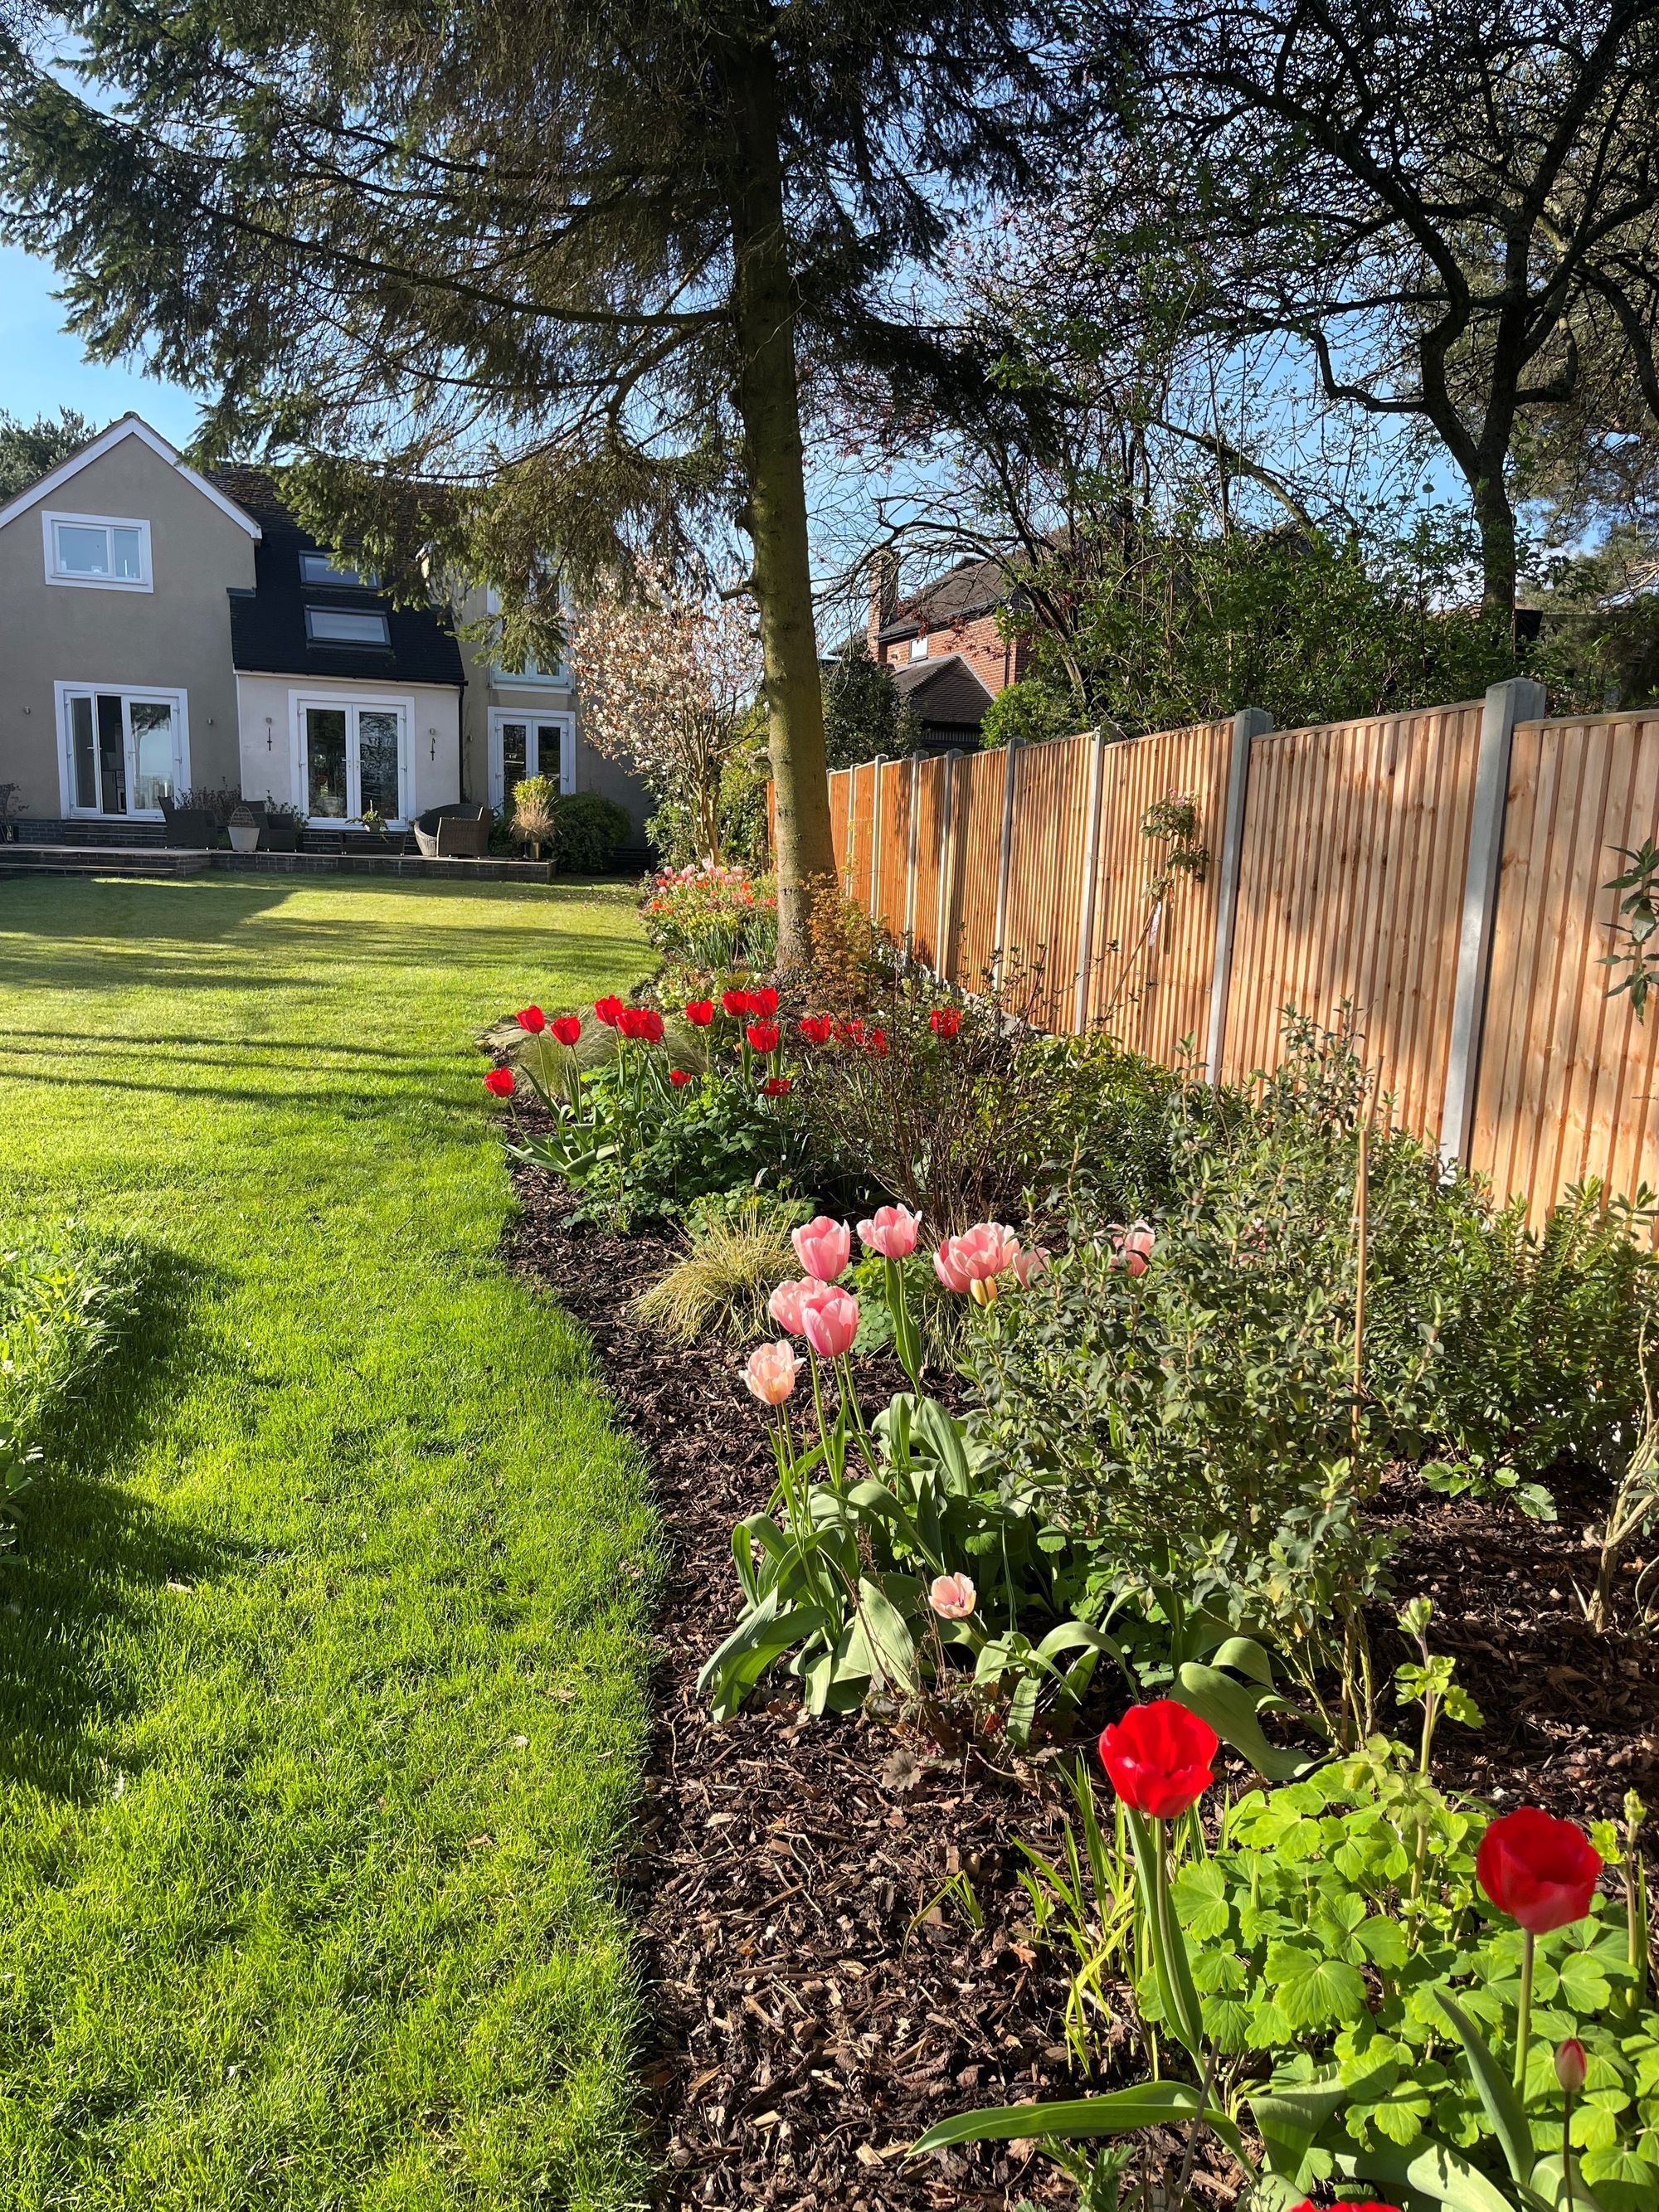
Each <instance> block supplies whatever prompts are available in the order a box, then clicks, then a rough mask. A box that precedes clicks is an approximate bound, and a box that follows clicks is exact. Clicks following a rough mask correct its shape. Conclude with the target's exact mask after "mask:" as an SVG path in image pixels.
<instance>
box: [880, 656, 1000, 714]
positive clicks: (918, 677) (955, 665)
mask: <svg viewBox="0 0 1659 2212" xmlns="http://www.w3.org/2000/svg"><path fill="white" fill-rule="evenodd" d="M893 684H894V686H895V688H896V690H897V692H898V695H899V696H900V698H901V699H908V701H909V702H910V703H911V705H912V706H914V707H915V710H916V712H917V714H920V715H921V726H922V728H923V730H924V731H927V730H930V729H935V728H942V729H949V730H976V729H978V727H979V726H980V722H981V720H982V718H983V716H984V714H985V709H986V708H987V707H988V706H989V705H990V703H991V699H992V693H991V692H990V690H988V689H987V686H986V685H985V684H982V683H981V681H980V679H979V678H978V677H977V676H975V673H974V671H973V670H972V669H971V668H970V667H969V665H968V663H967V662H966V661H965V660H964V659H963V657H962V655H961V654H960V653H947V654H946V655H945V658H944V659H942V660H912V661H908V662H907V663H906V664H905V665H904V666H903V667H902V668H896V669H894V671H893Z"/></svg>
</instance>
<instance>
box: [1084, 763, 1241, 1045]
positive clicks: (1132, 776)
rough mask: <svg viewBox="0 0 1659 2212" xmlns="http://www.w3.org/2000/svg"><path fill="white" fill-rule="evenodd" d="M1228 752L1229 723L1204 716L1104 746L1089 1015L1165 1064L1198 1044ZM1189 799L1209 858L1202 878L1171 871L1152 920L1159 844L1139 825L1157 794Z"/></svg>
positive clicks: (1210, 960)
mask: <svg viewBox="0 0 1659 2212" xmlns="http://www.w3.org/2000/svg"><path fill="white" fill-rule="evenodd" d="M1231 750H1232V724H1231V722H1230V721H1228V722H1205V723H1201V724H1200V725H1198V726H1195V727H1194V728H1192V729H1187V730H1161V731H1159V732H1157V733H1156V734H1155V735H1153V736H1151V737H1146V738H1133V739H1131V740H1130V741H1129V742H1128V743H1127V744H1109V745H1108V746H1107V747H1106V749H1105V752H1104V755H1103V759H1102V763H1101V768H1102V782H1101V795H1100V796H1101V805H1100V844H1099V850H1098V853H1097V858H1096V865H1095V919H1094V928H1093V931H1092V933H1091V936H1092V957H1091V961H1090V963H1089V968H1090V972H1089V987H1088V1018H1089V1022H1090V1024H1091V1026H1093V1025H1095V1024H1098V1025H1099V1026H1100V1027H1102V1028H1103V1029H1106V1030H1109V1031H1110V1033H1111V1034H1112V1036H1115V1037H1116V1038H1117V1039H1118V1040H1119V1041H1120V1042H1121V1043H1123V1044H1125V1045H1127V1046H1128V1047H1129V1048H1130V1049H1131V1050H1132V1051H1135V1052H1144V1053H1146V1054H1148V1055H1149V1056H1150V1057H1151V1058H1152V1059H1155V1060H1162V1061H1164V1063H1165V1064H1166V1065H1167V1066H1174V1065H1175V1064H1176V1061H1177V1060H1180V1059H1181V1057H1182V1046H1183V1043H1184V1042H1185V1041H1186V1040H1187V1039H1188V1038H1190V1039H1192V1040H1193V1042H1194V1048H1195V1049H1196V1051H1197V1052H1198V1053H1199V1054H1202V1053H1203V1050H1204V1044H1205V1033H1206V1027H1207V1024H1208V1019H1209V1007H1210V987H1211V984H1212V980H1213V977H1214V970H1215V926H1216V905H1217V899H1218V887H1219V875H1220V861H1221V831H1222V823H1223V821H1224V819H1225V814H1226V806H1227V777H1228V769H1229V763H1230V759H1231ZM1187 796H1190V797H1191V799H1193V801H1194V807H1195V809H1196V811H1197V817H1198V835H1199V841H1200V843H1201V844H1203V845H1205V846H1206V848H1208V850H1209V854H1210V864H1209V866H1208V867H1207V868H1206V871H1205V876H1204V881H1203V882H1202V883H1198V882H1196V881H1194V879H1193V878H1190V877H1182V878H1180V879H1179V880H1178V881H1177V882H1176V884H1174V885H1173V887H1172V890H1171V893H1170V897H1169V898H1168V899H1167V900H1166V901H1165V902H1164V907H1163V909H1162V911H1161V912H1159V913H1158V914H1157V915H1154V914H1153V912H1152V907H1151V904H1150V903H1149V902H1148V900H1147V897H1146V885H1147V883H1148V880H1149V879H1150V878H1151V877H1152V874H1153V872H1154V871H1155V869H1156V867H1157V866H1158V861H1159V860H1160V858H1161V857H1162V854H1163V853H1164V847H1163V846H1162V845H1161V844H1155V843H1153V842H1151V841H1149V840H1148V839H1147V838H1146V836H1143V834H1142V831H1141V827H1140V825H1141V823H1142V822H1143V821H1144V820H1145V819H1146V810H1147V808H1148V807H1149V806H1151V805H1153V804H1154V803H1155V802H1156V801H1157V800H1158V799H1168V798H1171V797H1176V798H1179V797H1187Z"/></svg>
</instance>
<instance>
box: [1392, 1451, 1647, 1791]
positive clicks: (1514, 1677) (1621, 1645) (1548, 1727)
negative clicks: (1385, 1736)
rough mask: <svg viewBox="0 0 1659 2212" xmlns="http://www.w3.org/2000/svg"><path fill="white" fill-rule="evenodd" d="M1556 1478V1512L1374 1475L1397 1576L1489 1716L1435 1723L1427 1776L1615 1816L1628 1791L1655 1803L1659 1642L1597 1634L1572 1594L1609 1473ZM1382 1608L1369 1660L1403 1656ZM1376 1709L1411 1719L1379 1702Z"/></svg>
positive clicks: (1589, 1571) (1588, 1559)
mask: <svg viewBox="0 0 1659 2212" xmlns="http://www.w3.org/2000/svg"><path fill="white" fill-rule="evenodd" d="M1553 1492H1554V1496H1555V1501H1556V1507H1557V1511H1558V1514H1559V1518H1558V1519H1556V1520H1555V1521H1529V1520H1528V1519H1527V1518H1526V1516H1524V1515H1523V1514H1521V1513H1518V1512H1515V1511H1502V1510H1496V1509H1494V1508H1493V1507H1492V1506H1490V1505H1481V1504H1474V1503H1472V1502H1470V1501H1469V1500H1468V1499H1462V1498H1458V1499H1450V1498H1439V1497H1437V1496H1435V1495H1434V1494H1433V1493H1432V1492H1426V1491H1425V1490H1424V1488H1423V1487H1422V1486H1421V1485H1420V1484H1419V1483H1417V1482H1415V1481H1413V1480H1411V1479H1410V1478H1409V1477H1408V1476H1406V1475H1400V1476H1396V1477H1395V1478H1393V1479H1391V1480H1390V1481H1389V1483H1388V1484H1387V1485H1386V1486H1385V1488H1384V1492H1383V1497H1382V1498H1381V1499H1380V1501H1379V1511H1380V1515H1381V1516H1382V1517H1383V1518H1384V1519H1386V1520H1387V1521H1388V1522H1389V1523H1390V1524H1391V1525H1392V1527H1393V1528H1394V1530H1395V1534H1396V1536H1397V1538H1398V1541H1399V1548H1398V1550H1397V1551H1396V1552H1395V1557H1394V1559H1393V1562H1392V1565H1391V1569H1390V1572H1391V1575H1392V1578H1393V1581H1394V1583H1395V1589H1396V1590H1397V1592H1398V1594H1399V1595H1400V1597H1401V1598H1402V1599H1403V1598H1406V1597H1409V1596H1412V1595H1415V1594H1416V1593H1417V1592H1419V1591H1422V1592H1425V1593H1426V1594H1427V1595H1428V1596H1430V1597H1431V1599H1432V1600H1433V1601H1434V1608H1435V1610H1434V1620H1433V1622H1432V1625H1431V1629H1430V1641H1431V1644H1432V1645H1433V1648H1434V1649H1435V1650H1437V1651H1449V1652H1451V1653H1453V1654H1454V1655H1455V1657H1456V1660H1457V1674H1458V1680H1460V1681H1461V1682H1462V1683H1463V1684H1464V1686H1466V1687H1467V1688H1468V1690H1469V1691H1470V1692H1472V1693H1473V1695H1474V1699H1475V1702H1476V1703H1477V1704H1478V1705H1480V1710H1481V1712H1482V1714H1483V1715H1484V1716H1485V1722H1486V1725H1485V1726H1484V1727H1483V1728H1481V1729H1480V1730H1479V1731H1478V1732H1475V1731H1471V1730H1469V1729H1461V1728H1458V1727H1457V1726H1455V1724H1454V1723H1447V1724H1445V1725H1444V1726H1443V1728H1442V1729H1441V1730H1440V1732H1439V1733H1438V1735H1437V1736H1436V1738H1435V1778H1436V1780H1437V1781H1438V1782H1439V1783H1440V1784H1441V1785H1442V1786H1443V1788H1447V1789H1465V1790H1472V1791H1473V1792H1474V1794H1475V1795H1476V1796H1480V1797H1481V1798H1483V1799H1486V1801H1488V1802H1491V1803H1492V1804H1494V1805H1496V1806H1497V1807H1498V1808H1499V1809H1500V1810H1501V1809H1504V1808H1508V1807H1511V1806H1514V1805H1517V1804H1533V1805H1542V1806H1543V1807H1544V1808H1546V1810H1547V1811H1549V1812H1551V1813H1554V1814H1559V1815H1560V1816H1561V1817H1562V1818H1564V1819H1572V1820H1597V1819H1608V1820H1610V1819H1613V1817H1614V1816H1615V1815H1617V1814H1618V1813H1619V1812H1620V1807H1621V1806H1622V1804H1623V1802H1624V1796H1625V1792H1626V1790H1637V1791H1638V1792H1639V1793H1640V1795H1641V1796H1642V1797H1643V1799H1644V1801H1645V1802H1646V1803H1647V1804H1648V1805H1649V1806H1650V1807H1652V1808H1659V1650H1656V1648H1655V1645H1654V1642H1653V1639H1652V1638H1640V1637H1632V1636H1623V1635H1609V1636H1599V1635H1597V1634H1596V1633H1595V1632H1594V1631H1593V1630H1592V1629H1591V1628H1590V1626H1589V1623H1588V1622H1587V1621H1586V1620H1585V1619H1584V1612H1583V1605H1582V1604H1581V1603H1580V1601H1579V1595H1578V1594H1579V1592H1580V1591H1581V1590H1582V1591H1583V1593H1584V1594H1585V1595H1589V1590H1590V1589H1591V1588H1592V1586H1593V1585H1594V1583H1595V1569H1596V1562H1597V1557H1598V1554H1597V1553H1596V1551H1595V1548H1594V1544H1593V1541H1587V1540H1588V1538H1589V1530H1590V1529H1591V1528H1593V1527H1594V1526H1595V1523H1596V1522H1598V1521H1599V1518H1600V1516H1601V1514H1602V1512H1603V1511H1604V1510H1605V1509H1606V1504H1607V1498H1606V1489H1605V1486H1604V1485H1602V1484H1600V1483H1597V1482H1596V1481H1595V1480H1592V1479H1591V1478H1589V1477H1588V1476H1586V1475H1584V1474H1572V1473H1569V1474H1565V1475H1563V1476H1561V1477H1560V1478H1559V1479H1558V1480H1556V1481H1555V1482H1554V1483H1553ZM1630 1579H1631V1577H1628V1576H1627V1577H1626V1584H1628V1582H1629V1580H1630ZM1625 1613H1626V1618H1628V1617H1629V1608H1628V1607H1626V1608H1625ZM1390 1620H1391V1615H1389V1614H1384V1615H1383V1616H1381V1626H1380V1632H1378V1629H1377V1627H1376V1626H1374V1630H1373V1640H1374V1642H1375V1643H1376V1646H1377V1656H1378V1664H1379V1672H1380V1673H1381V1674H1386V1673H1387V1672H1388V1671H1389V1669H1390V1668H1392V1666H1393V1665H1394V1664H1395V1662H1396V1661H1397V1660H1399V1659H1401V1658H1403V1657H1404V1656H1406V1653H1405V1650H1404V1647H1403V1645H1402V1644H1401V1642H1400V1640H1399V1638H1398V1637H1397V1635H1395V1634H1394V1633H1393V1632H1392V1631H1391V1628H1390V1627H1389V1625H1388V1624H1389V1621H1390ZM1379 1720H1380V1722H1381V1723H1382V1725H1383V1726H1384V1727H1387V1728H1389V1729H1398V1730H1399V1731H1400V1732H1401V1733H1412V1732H1413V1731H1411V1730H1409V1729H1406V1728H1404V1727H1402V1725H1401V1722H1400V1721H1399V1720H1397V1719H1396V1718H1395V1717H1394V1716H1393V1714H1392V1712H1390V1711H1384V1712H1383V1713H1382V1714H1380V1715H1379Z"/></svg>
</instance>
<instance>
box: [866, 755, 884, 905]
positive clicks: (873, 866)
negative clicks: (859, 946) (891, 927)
mask: <svg viewBox="0 0 1659 2212" xmlns="http://www.w3.org/2000/svg"><path fill="white" fill-rule="evenodd" d="M881 770H882V756H881V754H880V753H878V754H877V755H876V757H875V758H874V760H872V762H871V763H870V773H871V775H872V777H873V778H874V779H875V781H873V783H872V785H871V787H870V896H869V897H868V899H867V900H866V902H865V903H866V906H867V907H868V908H869V910H870V919H871V921H875V920H877V918H878V917H877V915H876V900H877V896H878V890H879V887H880V884H881Z"/></svg>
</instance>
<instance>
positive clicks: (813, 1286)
mask: <svg viewBox="0 0 1659 2212" xmlns="http://www.w3.org/2000/svg"><path fill="white" fill-rule="evenodd" d="M822 1289H823V1285H822V1284H821V1283H815V1282H814V1281H813V1280H812V1279H811V1276H810V1275H809V1276H808V1277H807V1278H806V1279H805V1282H800V1283H780V1284H779V1285H778V1287H777V1288H776V1290H775V1291H773V1293H772V1295H771V1297H769V1298H768V1300H767V1301H766V1310H767V1312H768V1313H769V1314H770V1315H771V1316H772V1318H773V1320H774V1321H775V1322H776V1323H777V1325H778V1327H779V1328H787V1330H788V1332H789V1334H790V1335H791V1336H799V1335H800V1334H801V1324H800V1317H801V1308H802V1305H803V1303H804V1301H805V1297H806V1295H807V1293H808V1292H809V1291H818V1290H822Z"/></svg>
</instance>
